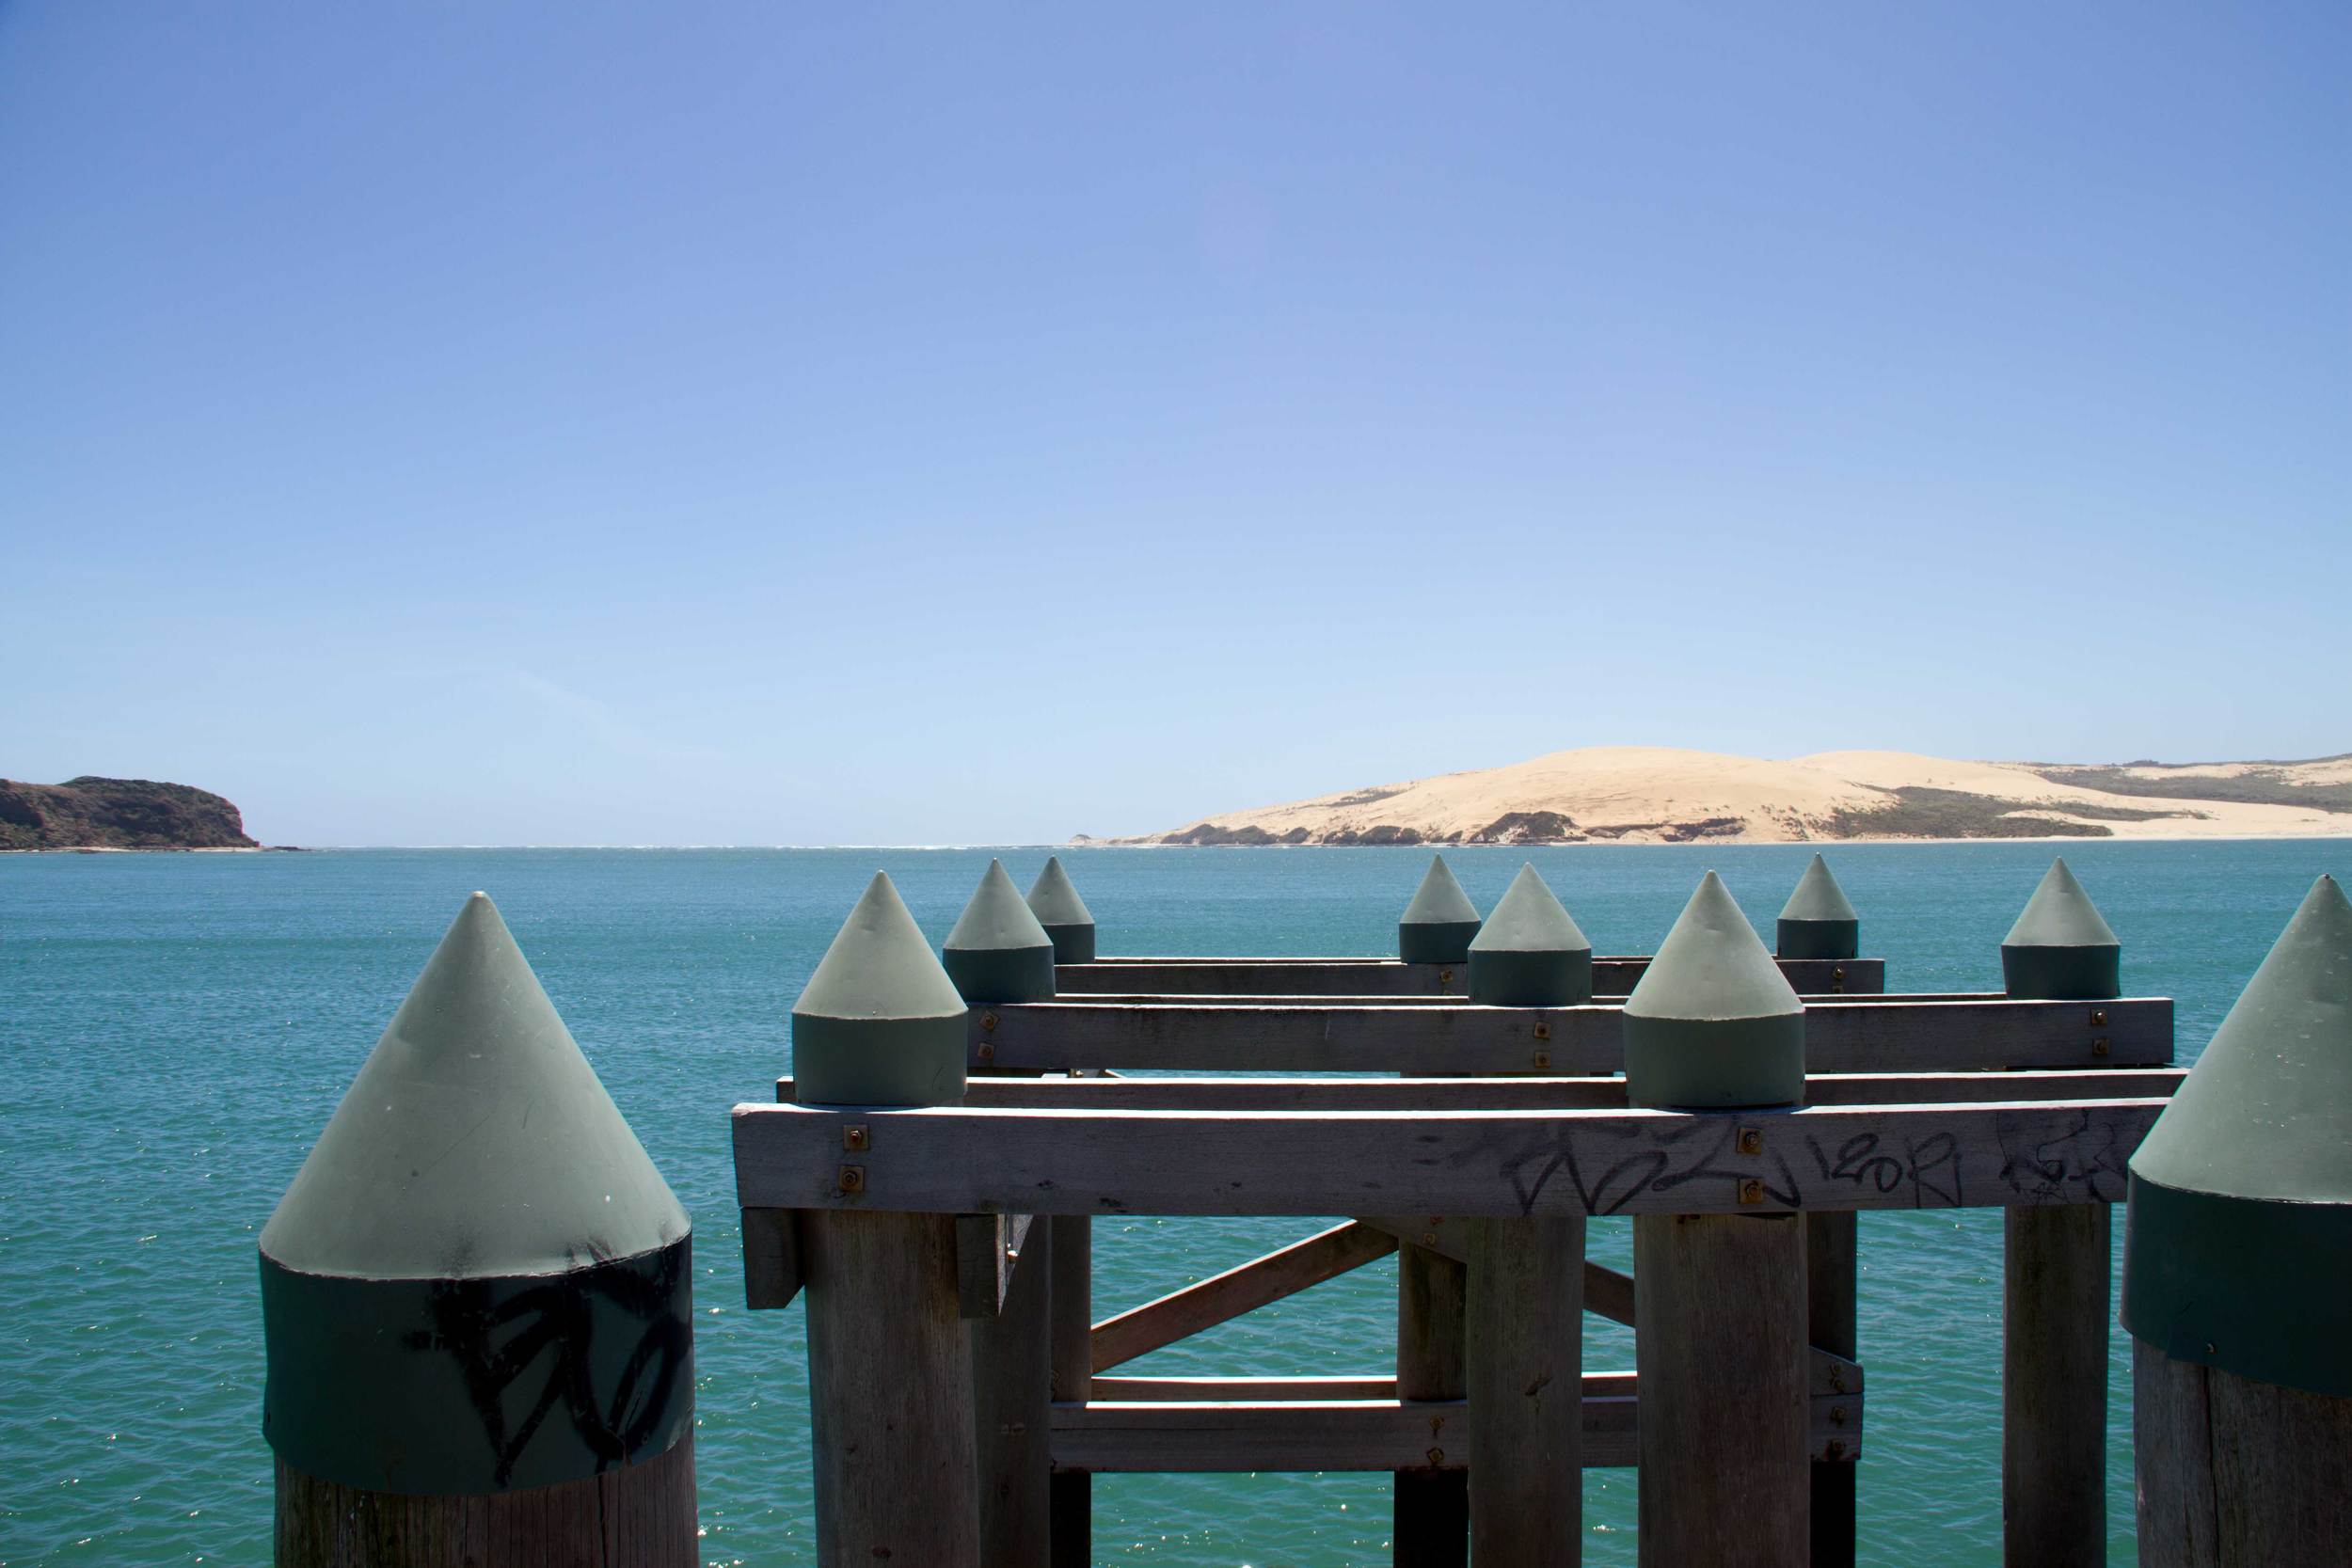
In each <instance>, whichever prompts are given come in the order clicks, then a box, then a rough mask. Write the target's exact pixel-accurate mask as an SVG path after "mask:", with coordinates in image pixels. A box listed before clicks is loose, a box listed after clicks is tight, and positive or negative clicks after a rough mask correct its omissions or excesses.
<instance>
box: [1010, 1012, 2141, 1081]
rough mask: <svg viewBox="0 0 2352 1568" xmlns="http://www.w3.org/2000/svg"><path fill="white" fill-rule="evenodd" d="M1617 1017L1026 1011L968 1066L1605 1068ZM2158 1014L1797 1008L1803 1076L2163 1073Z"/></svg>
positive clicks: (1616, 1062)
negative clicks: (2025, 1070)
mask: <svg viewBox="0 0 2352 1568" xmlns="http://www.w3.org/2000/svg"><path fill="white" fill-rule="evenodd" d="M1622 1016H1623V1010H1622V1009H1621V1008H1619V1007H1614V1006H1600V1005H1594V1006H1582V1007H1473V1006H1452V1007H1394V1006H1321V1007H1313V1006H1307V1007H1302V1006H1236V1005H1232V1004H1218V1005H1216V1006H1197V1005H1194V1004H1190V1003H1184V1002H1163V1003H1123V1004H1112V1005H1104V1004H1099V1003H1091V1002H1037V1003H1026V1004H1021V1005H1003V1006H990V1007H976V1008H974V1009H973V1013H972V1021H971V1045H970V1053H971V1060H972V1063H973V1065H974V1066H976V1067H980V1068H987V1069H993V1070H997V1071H1015V1072H1058V1071H1067V1070H1069V1069H1072V1068H1074V1067H1094V1066H1101V1065H1107V1066H1111V1067H1115V1068H1120V1069H1127V1070H1136V1069H1161V1070H1169V1071H1180V1072H1184V1071H1189V1072H1251V1071H1268V1072H1403V1073H1415V1074H1421V1075H1425V1076H1432V1077H1436V1076H1450V1075H1453V1074H1456V1073H1470V1074H1476V1073H1497V1072H1546V1073H1560V1074H1575V1075H1584V1074H1593V1073H1608V1072H1615V1071H1618V1070H1619V1069H1622V1068H1623V1067H1624V1065H1625V1061H1624V1057H1625V1048H1624V1038H1623V1026H1622V1023H1621V1022H1620V1020H1621V1018H1622ZM2171 1060H2172V1003H2171V1000H2170V999H2169V998H2167V997H2141V998H2134V999H2127V1000H2123V1001H2116V1002H2097V1003H2085V1002H2017V1001H2010V1000H2009V999H2007V998H1997V999H1994V998H1988V999H1984V1000H1979V1001H1969V1002H1907V1003H1890V1002H1886V1001H1883V1000H1882V999H1879V998H1875V997H1871V998H1857V999H1854V1000H1851V1001H1836V1002H1823V1003H1818V1004H1815V1005H1813V1006H1807V1007H1806V1008H1805V1061H1806V1066H1807V1068H1808V1069H1810V1070H1812V1071H1814V1072H1951V1071H1957V1070H1960V1069H1975V1068H2011V1067H2020V1068H2022V1067H2039V1068H2059V1067H2086V1068H2089V1067H2098V1068H2109V1067H2162V1066H2165V1065H2167V1064H2169V1062H2170V1061H2171Z"/></svg>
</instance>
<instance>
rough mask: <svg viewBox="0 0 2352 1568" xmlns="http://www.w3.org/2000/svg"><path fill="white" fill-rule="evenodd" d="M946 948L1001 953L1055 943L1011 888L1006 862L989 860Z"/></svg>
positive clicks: (1014, 889)
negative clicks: (1009, 949) (1010, 949)
mask: <svg viewBox="0 0 2352 1568" xmlns="http://www.w3.org/2000/svg"><path fill="white" fill-rule="evenodd" d="M947 945H948V946H949V947H951V948H969V949H973V950H976V951H979V952H986V953H1001V952H1003V951H1005V950H1006V949H1008V948H1017V947H1051V946H1053V945H1054V942H1053V939H1052V938H1051V937H1048V936H1047V935H1046V934H1045V927H1043V926H1042V925H1041V924H1040V923H1039V921H1038V918H1037V915H1036V914H1035V913H1034V912H1033V911H1031V910H1030V908H1029V902H1028V900H1027V899H1025V898H1024V897H1022V896H1021V890H1020V889H1019V888H1017V887H1015V886H1013V885H1012V878H1011V877H1010V876H1009V874H1008V873H1007V872H1006V870H1005V863H1004V862H1003V861H990V862H989V863H988V870H987V871H986V872H984V873H982V874H981V877H980V885H979V889H978V891H977V892H975V893H974V894H973V895H972V901H971V902H970V903H968V904H966V905H964V906H963V913H962V914H961V915H959V916H957V918H956V928H955V929H954V930H952V931H950V932H948V933H947Z"/></svg>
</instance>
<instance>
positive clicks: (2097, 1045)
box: [2090, 1035, 2107, 1056]
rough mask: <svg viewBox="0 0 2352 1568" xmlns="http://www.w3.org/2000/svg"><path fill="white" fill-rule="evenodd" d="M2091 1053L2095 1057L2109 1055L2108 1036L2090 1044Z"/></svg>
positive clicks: (2102, 1036)
mask: <svg viewBox="0 0 2352 1568" xmlns="http://www.w3.org/2000/svg"><path fill="white" fill-rule="evenodd" d="M2090 1053H2091V1054H2092V1055H2093V1056H2104V1055H2106V1053H2107V1037H2106V1036H2105V1035H2101V1036H2100V1037H2098V1038H2097V1039H2095V1040H2092V1041H2091V1042H2090Z"/></svg>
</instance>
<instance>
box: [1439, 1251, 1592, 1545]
mask: <svg viewBox="0 0 2352 1568" xmlns="http://www.w3.org/2000/svg"><path fill="white" fill-rule="evenodd" d="M1584 1270H1585V1264H1584V1221H1583V1220H1582V1219H1581V1217H1578V1216H1574V1215H1568V1216H1561V1217H1551V1218H1545V1219H1502V1220H1498V1219H1484V1220H1473V1221H1471V1222H1470V1266H1469V1271H1468V1273H1469V1282H1468V1292H1467V1298H1466V1309H1467V1311H1466V1315H1467V1323H1468V1328H1467V1331H1466V1334H1465V1342H1464V1363H1463V1364H1464V1385H1465V1387H1466V1390H1467V1395H1468V1398H1469V1401H1470V1560H1472V1561H1474V1562H1475V1563H1477V1564H1478V1568H1576V1565H1577V1564H1578V1563H1580V1562H1581V1561H1582V1560H1583V1550H1584V1510H1583V1501H1584V1476H1583V1454H1582V1437H1583V1422H1584V1414H1583V1403H1582V1400H1583V1370H1584V1356H1583V1345H1584V1277H1585V1274H1584Z"/></svg>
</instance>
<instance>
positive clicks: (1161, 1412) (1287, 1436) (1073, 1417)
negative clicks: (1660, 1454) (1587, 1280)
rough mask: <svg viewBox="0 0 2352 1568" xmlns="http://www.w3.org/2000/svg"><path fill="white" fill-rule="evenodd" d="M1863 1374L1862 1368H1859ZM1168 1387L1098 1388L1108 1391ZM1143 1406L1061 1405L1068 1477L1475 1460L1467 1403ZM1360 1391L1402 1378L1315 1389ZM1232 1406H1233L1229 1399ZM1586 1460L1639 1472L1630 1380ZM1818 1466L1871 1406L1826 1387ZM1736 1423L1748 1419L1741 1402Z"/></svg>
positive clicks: (1240, 1382) (1636, 1404) (1814, 1421)
mask: <svg viewBox="0 0 2352 1568" xmlns="http://www.w3.org/2000/svg"><path fill="white" fill-rule="evenodd" d="M1846 1365H1847V1366H1851V1363H1847V1364H1846ZM1157 1381H1161V1380H1152V1379H1141V1378H1098V1379H1096V1380H1095V1384H1094V1386H1095V1388H1096V1390H1097V1391H1098V1392H1100V1391H1102V1390H1104V1389H1105V1388H1120V1387H1122V1386H1132V1385H1136V1384H1140V1383H1147V1382H1157ZM1166 1381H1167V1382H1168V1383H1169V1384H1170V1385H1173V1386H1171V1387H1169V1388H1168V1389H1166V1390H1165V1391H1163V1390H1153V1391H1151V1392H1148V1393H1145V1394H1143V1395H1142V1396H1141V1397H1138V1398H1134V1399H1120V1400H1106V1399H1096V1400H1092V1401H1089V1402H1086V1403H1084V1404H1076V1403H1070V1404H1057V1405H1055V1406H1054V1413H1053V1454H1054V1465H1055V1467H1056V1468H1057V1469H1066V1470H1092V1471H1142V1472H1175V1471H1186V1472H1216V1471H1272V1472H1278V1473H1279V1472H1290V1471H1312V1470H1411V1469H1423V1468H1430V1467H1435V1468H1438V1469H1461V1468H1464V1467H1465V1466H1466V1465H1467V1462H1468V1459H1469V1454H1470V1444H1469V1438H1470V1432H1469V1422H1470V1407H1469V1405H1468V1403H1467V1402H1463V1401H1460V1400H1446V1401H1432V1402H1412V1403H1399V1402H1397V1401H1395V1400H1394V1399H1384V1398H1335V1397H1330V1396H1324V1397H1320V1398H1307V1399H1276V1400H1266V1399H1264V1398H1263V1392H1262V1391H1263V1390H1265V1389H1267V1387H1268V1386H1269V1385H1270V1384H1274V1383H1276V1382H1277V1380H1270V1379H1264V1378H1245V1379H1233V1380H1230V1381H1229V1380H1224V1379H1214V1378H1184V1379H1169V1380H1166ZM1299 1382H1300V1383H1301V1384H1309V1385H1324V1386H1332V1387H1344V1388H1349V1389H1355V1388H1360V1387H1367V1386H1379V1385H1380V1384H1382V1383H1384V1382H1385V1383H1386V1385H1387V1386H1388V1387H1389V1388H1390V1389H1391V1391H1393V1389H1394V1387H1395V1384H1394V1381H1393V1380H1392V1379H1387V1380H1383V1379H1371V1378H1360V1379H1359V1378H1328V1379H1325V1378H1315V1379H1302V1380H1299ZM1220 1396H1222V1397H1220ZM1583 1397H1584V1411H1583V1414H1584V1423H1583V1424H1584V1433H1583V1442H1582V1445H1581V1446H1582V1449H1583V1460H1584V1465H1585V1466H1586V1467H1587V1468H1588V1469H1597V1468H1604V1467H1610V1466H1623V1465H1633V1464H1635V1463H1636V1462H1637V1461H1638V1459H1639V1457H1640V1455H1639V1436H1638V1431H1639V1428H1638V1424H1637V1423H1638V1418H1639V1409H1640V1398H1639V1393H1638V1389H1637V1386H1636V1382H1635V1379H1634V1376H1633V1374H1632V1373H1630V1372H1587V1373H1586V1374H1585V1375H1584V1383H1583ZM1808 1405H1809V1415H1810V1426H1809V1433H1810V1440H1811V1451H1812V1455H1813V1457H1814V1458H1816V1459H1822V1460H1841V1461H1851V1460H1854V1459H1858V1458H1860V1457H1861V1449H1862V1426H1863V1409H1864V1396H1863V1392H1862V1389H1861V1387H1860V1385H1859V1383H1858V1382H1857V1383H1856V1384H1855V1386H1853V1387H1852V1388H1851V1389H1849V1390H1846V1391H1837V1392H1829V1391H1820V1390H1819V1389H1818V1388H1817V1391H1816V1392H1814V1393H1813V1394H1812V1395H1811V1396H1810V1398H1809V1400H1808ZM1725 1418H1726V1419H1739V1418H1740V1412H1739V1411H1738V1409H1737V1404H1736V1401H1735V1402H1732V1403H1731V1404H1729V1405H1727V1408H1726V1413H1725Z"/></svg>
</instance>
